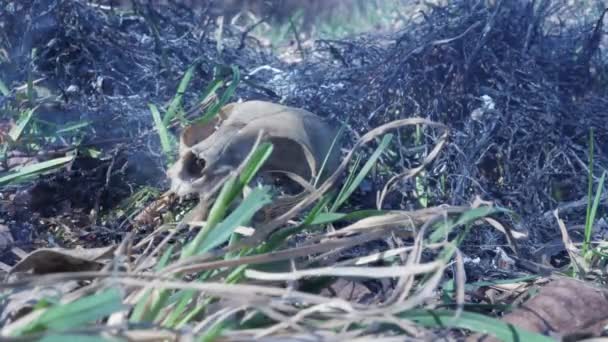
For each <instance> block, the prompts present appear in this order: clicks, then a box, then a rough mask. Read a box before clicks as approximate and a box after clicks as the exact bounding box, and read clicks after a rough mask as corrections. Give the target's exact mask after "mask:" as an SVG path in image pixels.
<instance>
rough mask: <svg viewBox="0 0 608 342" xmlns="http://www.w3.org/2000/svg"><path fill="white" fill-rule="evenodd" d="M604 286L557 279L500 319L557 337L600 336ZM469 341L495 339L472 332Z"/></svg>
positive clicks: (607, 304) (607, 303) (607, 302)
mask: <svg viewBox="0 0 608 342" xmlns="http://www.w3.org/2000/svg"><path fill="white" fill-rule="evenodd" d="M607 294H608V293H607V292H606V290H604V289H600V288H596V287H593V286H591V285H589V284H587V283H584V282H582V281H578V280H574V279H569V278H563V279H557V280H554V281H552V282H551V283H549V284H548V285H546V286H544V287H543V288H541V289H540V291H539V293H538V294H537V295H536V296H535V297H533V298H532V299H530V300H528V301H527V302H525V303H524V304H523V305H522V306H521V307H519V308H518V309H516V310H515V311H513V312H511V313H509V314H507V315H505V316H504V317H503V321H505V322H507V323H511V324H513V325H515V326H517V327H519V328H522V329H525V330H528V331H533V332H539V333H543V334H546V335H550V336H554V337H558V336H562V337H563V336H567V335H581V334H582V335H581V336H587V337H591V336H596V337H597V336H600V334H601V333H602V331H603V325H604V324H599V325H598V324H597V323H599V322H603V323H605V322H606V320H608V297H607ZM470 341H496V340H495V339H493V338H490V337H487V336H484V337H481V336H475V337H472V338H471V339H470Z"/></svg>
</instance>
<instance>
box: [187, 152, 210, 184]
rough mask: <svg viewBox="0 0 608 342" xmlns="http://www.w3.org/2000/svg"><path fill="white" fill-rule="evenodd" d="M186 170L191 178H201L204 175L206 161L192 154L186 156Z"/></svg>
mask: <svg viewBox="0 0 608 342" xmlns="http://www.w3.org/2000/svg"><path fill="white" fill-rule="evenodd" d="M184 168H185V171H186V172H187V173H188V175H189V176H190V177H192V178H199V177H201V176H202V175H203V169H205V160H204V159H200V158H198V157H197V156H196V155H195V154H194V153H192V152H190V153H188V154H187V155H185V156H184Z"/></svg>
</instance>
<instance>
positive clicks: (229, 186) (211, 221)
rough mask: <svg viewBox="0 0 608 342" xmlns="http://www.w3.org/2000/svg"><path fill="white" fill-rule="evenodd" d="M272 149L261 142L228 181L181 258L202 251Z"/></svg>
mask: <svg viewBox="0 0 608 342" xmlns="http://www.w3.org/2000/svg"><path fill="white" fill-rule="evenodd" d="M272 150H273V147H272V144H270V143H263V144H260V146H259V147H258V148H257V149H256V151H255V152H254V153H253V154H252V156H251V158H250V159H249V161H248V162H247V165H246V166H245V168H244V169H243V172H242V173H241V174H240V175H239V176H238V177H236V178H231V179H229V180H228V181H226V183H225V184H224V186H223V187H222V190H221V191H220V194H219V195H218V198H217V199H216V200H215V203H214V204H213V207H211V210H210V211H209V218H208V219H207V224H206V225H205V226H204V227H203V228H202V229H201V230H200V231H199V232H198V234H197V235H196V237H195V238H194V240H192V242H191V243H190V244H188V245H187V246H186V247H185V248H184V249H183V251H182V255H181V258H187V257H190V256H193V255H195V254H196V253H198V252H199V251H200V246H201V244H202V243H203V241H205V240H206V238H207V235H208V234H209V233H210V232H211V231H212V230H213V229H214V228H215V226H216V225H217V224H218V223H219V222H220V221H221V220H222V219H223V218H224V216H225V215H226V212H227V210H228V207H229V206H230V204H231V203H232V201H234V199H235V198H236V197H237V196H238V195H239V194H240V193H241V191H242V190H243V187H244V186H245V185H247V184H248V183H249V182H251V180H252V179H253V177H254V176H255V174H256V173H257V172H258V171H259V170H260V168H261V167H262V165H264V162H266V159H268V157H270V154H271V153H272Z"/></svg>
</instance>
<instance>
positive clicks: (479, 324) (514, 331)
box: [400, 310, 554, 342]
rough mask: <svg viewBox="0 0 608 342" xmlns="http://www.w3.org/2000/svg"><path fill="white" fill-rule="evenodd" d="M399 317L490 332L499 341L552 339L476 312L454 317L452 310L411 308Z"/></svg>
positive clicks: (424, 322) (543, 341)
mask: <svg viewBox="0 0 608 342" xmlns="http://www.w3.org/2000/svg"><path fill="white" fill-rule="evenodd" d="M400 317H402V318H405V319H409V320H412V321H414V322H416V323H418V324H420V325H423V326H425V327H429V328H444V327H451V328H461V329H467V330H471V331H474V332H478V333H482V334H490V335H493V336H495V337H496V338H498V339H499V340H501V341H512V342H521V341H526V342H550V341H554V339H552V338H550V337H548V336H544V335H541V334H537V333H533V332H530V331H527V330H524V329H521V328H517V327H515V326H514V325H512V324H508V323H505V322H503V321H500V320H498V319H495V318H492V317H487V316H484V315H481V314H477V313H471V312H466V311H465V312H462V313H461V314H460V315H459V316H458V317H456V312H455V311H452V310H411V311H408V312H405V313H402V314H401V315H400Z"/></svg>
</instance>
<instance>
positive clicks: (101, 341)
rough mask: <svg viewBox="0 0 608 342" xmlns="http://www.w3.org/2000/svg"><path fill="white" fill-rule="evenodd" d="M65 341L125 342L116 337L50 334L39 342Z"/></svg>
mask: <svg viewBox="0 0 608 342" xmlns="http://www.w3.org/2000/svg"><path fill="white" fill-rule="evenodd" d="M66 341H78V342H123V341H126V340H125V339H122V338H117V337H101V336H91V335H76V334H52V335H47V336H44V337H43V338H41V339H40V340H39V342H66Z"/></svg>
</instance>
